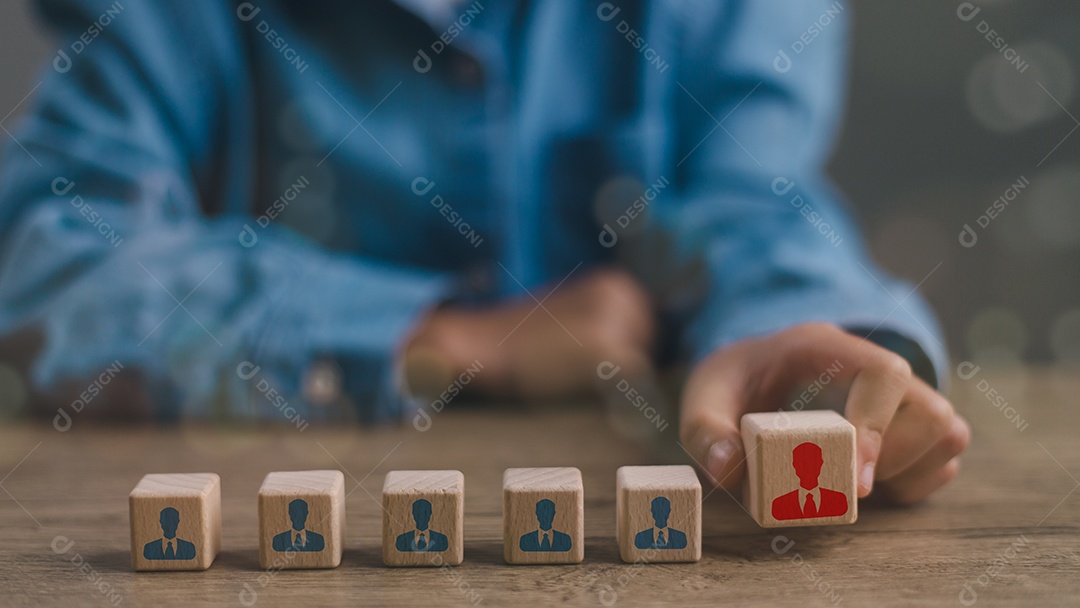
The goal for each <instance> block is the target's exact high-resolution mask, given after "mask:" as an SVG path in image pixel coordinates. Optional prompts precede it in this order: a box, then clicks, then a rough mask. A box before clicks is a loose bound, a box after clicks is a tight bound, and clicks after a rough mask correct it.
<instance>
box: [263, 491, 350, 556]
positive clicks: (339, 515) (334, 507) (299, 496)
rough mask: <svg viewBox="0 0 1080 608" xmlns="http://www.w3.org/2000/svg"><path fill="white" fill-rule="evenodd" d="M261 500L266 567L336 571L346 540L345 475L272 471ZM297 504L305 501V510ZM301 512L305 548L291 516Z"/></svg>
mask: <svg viewBox="0 0 1080 608" xmlns="http://www.w3.org/2000/svg"><path fill="white" fill-rule="evenodd" d="M258 500H259V565H260V566H261V567H263V568H274V569H286V570H287V569H299V568H336V567H337V566H338V565H339V564H340V563H341V552H342V550H343V546H344V539H345V476H344V475H343V474H342V473H341V471H334V470H319V471H275V472H272V473H268V474H267V475H266V478H265V479H263V483H262V486H261V487H260V488H259V496H258ZM294 501H302V502H303V506H297V507H293V506H291V505H292V504H293V503H294ZM295 508H300V509H302V511H301V512H300V513H301V514H303V513H305V512H306V515H303V521H302V524H303V526H304V530H303V535H302V539H301V542H300V543H299V544H297V543H296V542H295V536H294V535H295V534H296V531H295V528H294V522H293V521H292V515H293V513H291V512H290V509H295ZM275 537H277V539H276V540H275ZM287 538H288V539H289V540H286V539H287Z"/></svg>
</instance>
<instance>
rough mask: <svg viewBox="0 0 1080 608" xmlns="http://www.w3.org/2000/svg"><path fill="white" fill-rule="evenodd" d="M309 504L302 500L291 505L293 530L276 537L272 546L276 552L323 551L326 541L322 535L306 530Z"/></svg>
mask: <svg viewBox="0 0 1080 608" xmlns="http://www.w3.org/2000/svg"><path fill="white" fill-rule="evenodd" d="M307 516H308V504H307V501H306V500H304V499H302V498H297V499H296V500H294V501H292V502H290V503H289V519H290V520H292V529H291V530H286V531H284V532H282V533H281V534H277V535H275V536H274V540H273V542H271V543H270V544H271V546H272V547H273V548H274V551H322V550H323V547H325V546H326V541H325V540H324V539H323V537H322V534H319V533H318V532H313V531H311V530H308V529H306V528H305V525H306V524H307Z"/></svg>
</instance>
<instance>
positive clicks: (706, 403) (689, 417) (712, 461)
mask: <svg viewBox="0 0 1080 608" xmlns="http://www.w3.org/2000/svg"><path fill="white" fill-rule="evenodd" d="M733 359H734V360H733ZM736 361H737V359H736V358H734V357H728V356H725V353H723V352H720V353H714V354H713V355H712V356H710V357H708V358H706V359H704V360H703V361H702V362H701V363H699V364H698V366H697V367H696V368H695V369H694V371H693V372H692V373H691V374H690V377H689V378H688V379H687V382H686V389H685V390H684V392H683V398H682V404H681V407H680V416H679V418H680V420H679V436H680V438H681V439H682V444H683V449H685V450H686V451H687V453H689V454H690V456H691V458H693V459H694V460H695V461H696V462H697V464H698V466H699V467H700V468H701V469H702V471H703V472H704V473H705V475H706V477H708V479H709V481H711V482H712V483H713V484H714V485H718V486H720V487H722V488H725V489H727V488H734V487H736V486H738V485H739V483H740V482H741V481H742V478H743V475H744V474H745V471H746V455H745V453H744V451H743V444H742V438H741V435H740V434H739V419H740V418H741V417H742V415H743V413H744V411H745V409H746V405H745V404H746V399H745V397H744V396H743V391H742V387H743V386H744V382H743V378H744V374H743V370H742V366H741V365H740V364H738V363H736Z"/></svg>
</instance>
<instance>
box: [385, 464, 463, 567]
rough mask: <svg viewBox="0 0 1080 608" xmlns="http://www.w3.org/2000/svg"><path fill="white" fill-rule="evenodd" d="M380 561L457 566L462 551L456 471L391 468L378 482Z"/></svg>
mask: <svg viewBox="0 0 1080 608" xmlns="http://www.w3.org/2000/svg"><path fill="white" fill-rule="evenodd" d="M382 501H383V551H382V553H383V563H384V564H386V565H387V566H442V565H443V564H449V565H451V566H456V565H458V564H460V563H461V560H462V559H463V557H464V553H465V544H464V542H463V540H464V530H465V527H464V523H465V476H464V475H462V474H461V471H390V472H389V473H387V475H386V481H384V482H383V494H382Z"/></svg>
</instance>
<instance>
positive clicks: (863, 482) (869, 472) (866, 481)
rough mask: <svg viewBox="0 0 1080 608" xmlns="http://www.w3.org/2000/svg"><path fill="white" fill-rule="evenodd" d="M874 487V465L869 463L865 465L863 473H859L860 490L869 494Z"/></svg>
mask: <svg viewBox="0 0 1080 608" xmlns="http://www.w3.org/2000/svg"><path fill="white" fill-rule="evenodd" d="M872 487H874V463H872V462H868V463H866V464H864V465H863V468H862V472H861V473H859V488H860V489H862V490H864V491H866V492H869V491H870V488H872Z"/></svg>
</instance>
